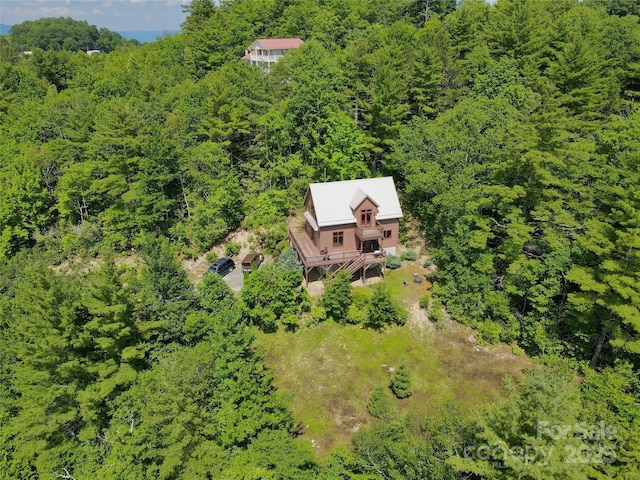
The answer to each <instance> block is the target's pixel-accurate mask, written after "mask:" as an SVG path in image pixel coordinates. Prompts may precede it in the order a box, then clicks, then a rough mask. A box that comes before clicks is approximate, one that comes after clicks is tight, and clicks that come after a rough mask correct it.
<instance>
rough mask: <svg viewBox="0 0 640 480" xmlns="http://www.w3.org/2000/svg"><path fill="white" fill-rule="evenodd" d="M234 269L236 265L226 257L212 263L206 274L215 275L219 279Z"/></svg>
mask: <svg viewBox="0 0 640 480" xmlns="http://www.w3.org/2000/svg"><path fill="white" fill-rule="evenodd" d="M234 268H236V264H235V263H233V260H231V259H230V258H227V257H222V258H221V259H219V260H218V261H217V262H215V263H213V264H212V265H211V266H210V267H209V270H207V273H217V274H218V275H220V276H221V277H224V276H225V275H226V274H227V273H229V272H230V271H231V270H233V269H234Z"/></svg>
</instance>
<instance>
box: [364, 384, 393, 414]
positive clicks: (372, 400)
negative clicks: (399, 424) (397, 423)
mask: <svg viewBox="0 0 640 480" xmlns="http://www.w3.org/2000/svg"><path fill="white" fill-rule="evenodd" d="M367 411H368V412H369V415H371V416H372V417H375V418H379V419H381V420H389V419H391V418H393V417H395V415H396V406H395V405H394V404H393V399H392V398H391V395H389V391H388V390H387V389H386V388H385V387H375V388H374V389H373V392H371V396H370V397H369V402H367Z"/></svg>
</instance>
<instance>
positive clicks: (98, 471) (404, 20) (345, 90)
mask: <svg viewBox="0 0 640 480" xmlns="http://www.w3.org/2000/svg"><path fill="white" fill-rule="evenodd" d="M185 8H186V10H187V11H188V17H187V19H186V21H185V23H184V24H183V25H182V33H181V34H179V35H175V36H166V37H164V38H161V39H159V40H158V41H156V42H153V43H148V44H145V45H135V44H132V43H131V42H122V41H120V39H118V38H116V37H115V36H113V35H110V34H109V33H110V32H108V31H100V32H99V33H98V36H97V37H96V36H95V33H96V32H91V31H89V30H90V29H89V30H87V28H86V27H87V25H86V23H84V24H83V22H75V21H70V19H44V20H40V21H35V22H26V23H28V25H27V24H22V25H16V26H14V27H13V29H12V30H11V34H10V35H9V36H7V37H0V139H1V143H0V477H2V478H18V479H48V478H75V479H87V478H113V479H123V478H127V479H129V478H130V479H146V478H154V479H155V478H166V479H172V478H228V479H236V478H237V479H258V478H272V479H300V478H321V479H349V478H351V479H378V478H398V479H400V478H414V479H423V478H434V479H435V478H437V479H444V478H450V479H456V478H516V477H517V478H537V479H541V478H576V479H582V478H593V479H597V478H620V479H623V478H624V479H627V478H638V476H640V464H639V462H640V377H639V376H638V368H640V256H639V253H638V252H639V249H640V111H639V110H638V108H637V106H636V105H635V103H636V101H637V100H638V97H639V96H640V19H639V17H638V15H640V7H638V3H637V2H635V1H633V0H584V1H578V0H498V1H497V2H496V3H495V5H489V4H486V3H484V2H483V1H481V0H464V1H462V2H460V4H457V2H456V1H455V0H286V1H285V0H235V1H231V0H230V1H223V2H215V1H213V0H193V1H191V2H190V4H189V5H188V6H186V7H185ZM60 29H63V30H65V31H67V30H68V31H69V32H71V31H75V32H76V33H78V38H77V39H75V40H72V38H75V37H72V36H71V34H69V35H67V36H66V38H68V39H69V40H68V42H67V40H64V41H61V40H60V38H61V37H60V35H58V33H56V34H55V35H54V34H53V33H52V34H51V35H50V36H47V35H48V33H47V32H54V33H55V32H60ZM29 32H31V34H30V33H29ZM37 32H40V34H41V36H40V41H43V42H44V43H41V44H38V45H36V46H37V47H39V48H37V49H36V48H34V54H33V55H32V56H26V57H25V56H24V55H22V54H21V52H22V51H23V50H24V49H25V48H24V47H25V44H26V40H24V38H25V37H24V36H25V35H35V34H36V33H37ZM83 35H84V36H91V35H93V37H91V38H92V41H98V40H100V41H102V42H103V43H104V45H105V46H104V48H103V49H104V51H109V50H111V49H113V51H111V52H110V53H106V54H102V55H92V56H88V55H86V54H85V53H83V52H81V51H80V52H79V51H78V50H85V49H86V46H85V45H84V44H83V42H85V43H86V41H85V40H84V39H82V38H83V37H82V36H83ZM94 37H95V38H94ZM268 37H300V38H302V39H304V40H305V43H304V44H303V45H302V47H300V48H299V49H296V50H292V51H290V52H289V53H288V54H287V55H286V56H285V57H284V58H283V59H282V60H281V61H280V62H279V63H278V64H277V65H275V66H274V68H272V70H271V72H270V73H269V74H264V73H263V72H262V71H261V70H260V69H258V68H254V67H251V66H249V65H247V64H245V63H243V62H242V61H240V57H241V56H242V54H243V53H244V49H245V48H246V47H247V46H248V45H250V44H251V43H252V42H253V41H254V40H255V39H256V38H268ZM30 38H31V37H30ZM74 42H75V43H74ZM77 42H79V43H77ZM91 46H92V47H94V46H95V47H96V48H99V47H98V46H97V44H95V45H91ZM382 174H385V175H393V176H394V178H395V180H396V184H397V185H398V187H399V191H400V193H401V196H402V201H403V208H404V210H405V219H406V220H407V222H408V221H409V220H411V221H415V222H417V224H419V226H420V229H421V234H422V235H423V236H424V239H425V240H426V241H427V242H428V245H429V250H430V253H431V255H432V257H433V261H434V262H435V264H436V265H437V271H436V274H435V278H434V298H435V301H436V302H438V304H440V305H442V306H443V308H445V309H446V311H447V312H448V314H450V315H451V317H452V318H453V319H455V320H456V321H458V322H461V323H465V324H468V325H470V326H472V327H474V328H475V329H477V332H478V335H479V336H480V337H481V338H482V339H483V340H484V341H485V342H489V343H491V342H507V343H511V344H514V345H518V346H519V347H520V348H522V349H524V350H525V351H526V352H527V353H528V354H529V355H531V356H532V357H534V360H535V367H533V368H532V369H531V370H530V371H528V372H527V373H526V374H525V375H524V376H523V378H522V379H520V380H519V381H517V382H515V383H514V382H512V383H509V384H508V385H507V387H508V388H507V390H508V394H507V395H506V396H505V397H504V398H503V399H501V400H499V401H497V402H496V403H495V404H494V405H493V406H491V407H489V408H488V409H486V410H485V411H483V412H481V413H479V414H478V415H477V416H476V417H474V418H468V417H467V416H465V415H461V414H459V411H458V407H457V406H456V405H455V404H452V405H450V407H448V408H447V409H446V411H443V412H440V415H439V416H438V417H437V419H434V418H416V416H415V415H406V416H402V417H397V416H392V417H391V418H387V416H386V415H382V414H381V417H383V418H379V420H376V421H375V422H374V423H373V424H372V426H371V427H370V428H367V429H363V430H361V431H359V432H358V433H357V434H355V435H354V437H353V448H352V449H351V450H349V451H342V450H340V451H336V452H333V454H332V455H331V456H330V457H329V458H328V459H327V460H323V461H321V460H320V459H318V458H316V456H315V455H314V452H313V451H312V449H311V448H309V447H308V446H307V445H306V444H304V443H302V442H298V441H297V440H296V436H297V435H298V433H299V428H300V426H299V425H297V424H296V421H295V419H294V418H293V417H292V415H291V413H290V412H289V409H288V406H287V399H286V398H284V396H282V395H281V394H280V393H279V392H277V391H276V390H275V389H274V387H273V384H272V376H271V373H270V372H269V370H267V369H265V367H264V363H263V354H262V353H261V352H260V351H258V350H256V349H255V348H254V347H253V337H254V335H255V330H254V328H255V326H257V327H260V328H263V329H265V330H269V329H273V328H278V325H279V324H281V325H293V326H295V323H296V322H295V319H296V316H297V315H300V314H301V312H302V311H303V310H304V309H308V308H310V307H309V299H308V298H307V296H306V292H305V291H304V290H302V289H300V287H299V285H300V283H301V281H302V277H301V275H299V274H298V273H297V272H296V271H294V270H295V268H294V269H291V268H288V267H286V266H283V265H282V264H281V265H274V266H273V267H269V268H267V269H266V270H265V271H264V272H265V273H261V275H262V276H256V277H255V278H254V277H252V282H253V283H251V282H249V285H248V286H247V288H246V289H245V290H244V291H243V292H242V294H241V295H240V296H239V297H236V296H234V294H233V292H232V291H231V290H230V289H229V288H228V287H227V286H226V284H224V282H222V281H221V280H220V279H219V278H218V277H216V276H215V275H207V276H205V278H204V280H203V281H202V283H200V284H199V285H198V286H197V288H196V287H195V286H194V285H192V284H191V283H190V282H189V281H188V279H187V276H186V273H185V272H184V270H182V268H181V266H180V261H179V258H193V257H197V256H200V255H202V254H204V253H205V252H207V251H209V250H210V249H211V247H212V246H213V245H216V244H219V243H220V242H223V241H224V240H225V238H226V237H227V235H228V234H229V233H230V232H232V231H234V230H236V229H237V228H239V227H244V228H246V229H248V230H250V231H251V232H253V234H254V235H255V237H256V242H257V243H258V244H259V245H260V246H261V248H262V249H264V250H265V251H267V252H270V253H274V254H275V255H278V254H279V253H280V252H282V251H284V250H285V249H286V245H287V243H286V223H285V221H286V218H287V216H288V215H289V214H290V213H292V212H293V211H294V210H296V209H298V208H299V207H300V205H301V204H302V197H303V195H304V193H305V190H306V188H307V186H308V184H309V183H310V182H314V181H322V180H325V179H326V180H341V179H351V178H360V177H367V176H375V175H382ZM125 256H129V257H131V258H133V261H132V262H129V263H126V262H125V263H123V262H122V261H121V260H122V258H123V257H125ZM260 272H263V270H262V269H261V270H260ZM334 291H337V292H338V293H336V294H335V295H336V297H334V298H332V299H328V300H327V308H328V309H329V311H330V312H338V313H334V314H335V315H336V316H338V315H340V313H339V312H343V311H345V309H346V308H348V306H345V304H344V303H341V302H340V293H339V291H340V289H339V288H337V287H336V289H335V290H334ZM332 292H333V291H332ZM269 295H271V297H270V296H269ZM329 300H331V302H333V303H329ZM274 305H276V306H274ZM311 308H313V307H311ZM343 313H344V312H343ZM265 326H266V327H267V328H265ZM377 395H378V397H379V399H381V400H377V402H380V403H382V404H384V402H385V397H384V395H383V394H382V393H381V392H378V393H377ZM373 411H376V412H380V411H384V408H383V407H379V406H376V408H374V409H373ZM480 446H486V447H487V450H482V449H481V448H480ZM516 447H517V448H516ZM518 448H520V450H518ZM534 454H535V455H534Z"/></svg>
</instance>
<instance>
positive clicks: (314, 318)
mask: <svg viewBox="0 0 640 480" xmlns="http://www.w3.org/2000/svg"><path fill="white" fill-rule="evenodd" d="M326 319H327V312H326V310H325V309H324V307H323V306H322V305H319V304H315V305H313V306H312V307H311V324H312V325H316V324H318V323H320V322H324V321H325V320H326Z"/></svg>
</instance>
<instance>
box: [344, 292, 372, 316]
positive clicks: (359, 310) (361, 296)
mask: <svg viewBox="0 0 640 480" xmlns="http://www.w3.org/2000/svg"><path fill="white" fill-rule="evenodd" d="M368 316H369V296H368V295H367V294H366V293H364V292H361V291H359V290H356V291H355V292H352V293H351V305H349V311H348V312H347V323H352V324H357V323H365V322H366V321H367V318H368Z"/></svg>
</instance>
